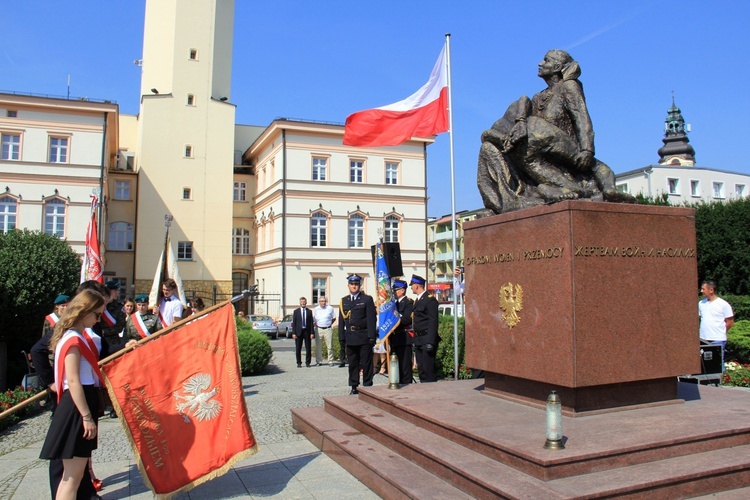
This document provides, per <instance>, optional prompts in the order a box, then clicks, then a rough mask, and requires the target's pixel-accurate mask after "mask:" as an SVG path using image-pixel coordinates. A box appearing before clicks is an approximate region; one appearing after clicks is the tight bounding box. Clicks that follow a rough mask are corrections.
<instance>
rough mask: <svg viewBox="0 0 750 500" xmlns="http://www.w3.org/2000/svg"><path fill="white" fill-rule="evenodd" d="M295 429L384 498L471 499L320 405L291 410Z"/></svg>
mask: <svg viewBox="0 0 750 500" xmlns="http://www.w3.org/2000/svg"><path fill="white" fill-rule="evenodd" d="M292 421H293V425H294V428H295V429H297V430H298V431H299V432H302V433H303V434H304V435H305V437H307V438H308V439H309V440H310V441H311V442H312V443H313V444H315V446H317V447H318V448H319V449H320V450H321V451H323V452H324V453H326V455H328V456H329V457H331V458H333V459H334V460H335V461H336V462H337V463H338V464H340V465H341V466H342V467H344V468H345V469H346V470H347V471H349V472H350V473H351V474H352V475H354V476H355V477H356V478H357V479H359V480H360V481H362V483H364V484H365V485H366V486H367V487H368V488H370V489H371V490H372V491H374V492H375V493H377V494H378V495H380V496H381V497H383V498H388V499H402V498H403V499H407V498H430V499H436V500H438V499H445V500H453V499H456V500H459V499H467V500H468V499H470V498H472V497H471V496H470V495H467V494H466V493H464V492H463V491H461V490H459V489H457V488H456V487H454V486H452V485H450V484H449V483H447V482H445V481H443V480H442V479H440V478H438V477H437V476H435V475H433V474H431V473H429V472H428V471H426V470H425V469H423V468H421V467H419V466H418V465H416V464H414V463H412V462H411V461H409V460H408V459H406V458H404V457H402V456H400V455H398V454H396V453H394V452H393V451H392V450H390V449H389V448H386V447H385V446H383V445H381V444H380V443H378V442H376V441H375V440H373V439H371V438H369V437H367V436H366V435H364V434H362V433H361V432H359V431H357V430H355V429H353V428H352V427H350V426H348V425H346V424H344V423H343V422H341V421H340V420H337V419H335V418H333V417H332V416H331V415H330V414H328V413H326V412H325V410H324V409H323V408H298V409H293V410H292Z"/></svg>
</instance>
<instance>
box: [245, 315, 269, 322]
mask: <svg viewBox="0 0 750 500" xmlns="http://www.w3.org/2000/svg"><path fill="white" fill-rule="evenodd" d="M250 320H251V321H272V320H271V317H270V316H250Z"/></svg>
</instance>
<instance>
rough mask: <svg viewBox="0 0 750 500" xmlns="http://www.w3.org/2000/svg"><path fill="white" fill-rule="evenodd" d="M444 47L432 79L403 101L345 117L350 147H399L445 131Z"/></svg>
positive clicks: (446, 89) (446, 115) (446, 117)
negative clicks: (413, 138) (419, 138)
mask: <svg viewBox="0 0 750 500" xmlns="http://www.w3.org/2000/svg"><path fill="white" fill-rule="evenodd" d="M445 52H446V51H445V47H443V50H442V51H440V57H438V60H437V62H436V63H435V67H434V68H432V73H431V74H430V79H429V80H428V81H427V83H425V84H424V85H423V86H422V88H421V89H419V90H417V91H416V92H415V93H414V94H412V95H410V96H409V97H407V98H406V99H404V100H403V101H399V102H395V103H393V104H389V105H387V106H383V107H380V108H375V109H367V110H364V111H358V112H356V113H354V114H351V115H349V116H348V117H347V118H346V127H345V129H344V144H345V145H347V146H398V145H399V144H401V143H403V142H406V141H408V140H409V139H411V138H412V137H429V136H431V135H435V134H439V133H441V132H446V131H447V130H448V129H449V125H448V124H449V120H448V69H447V66H446V59H445Z"/></svg>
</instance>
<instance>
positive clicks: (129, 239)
mask: <svg viewBox="0 0 750 500" xmlns="http://www.w3.org/2000/svg"><path fill="white" fill-rule="evenodd" d="M109 250H120V251H129V252H132V251H133V224H129V223H127V222H113V223H112V224H110V225H109Z"/></svg>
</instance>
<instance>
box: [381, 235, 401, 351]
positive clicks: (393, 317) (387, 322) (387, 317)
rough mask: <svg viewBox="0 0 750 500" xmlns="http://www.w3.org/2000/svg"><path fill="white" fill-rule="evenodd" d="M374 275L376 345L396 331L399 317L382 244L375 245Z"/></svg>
mask: <svg viewBox="0 0 750 500" xmlns="http://www.w3.org/2000/svg"><path fill="white" fill-rule="evenodd" d="M376 252H377V255H376V259H375V275H376V279H377V287H378V291H377V292H378V293H377V297H378V300H377V303H376V306H377V308H378V343H381V342H383V341H384V340H385V338H386V337H387V336H388V335H389V334H390V333H391V332H392V331H393V330H395V329H396V327H397V326H398V324H399V322H400V321H401V317H400V316H399V314H398V308H397V307H396V300H395V298H394V297H393V289H392V288H391V277H390V276H389V275H388V267H387V266H386V264H385V255H384V254H383V244H382V243H378V244H377V245H376Z"/></svg>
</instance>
